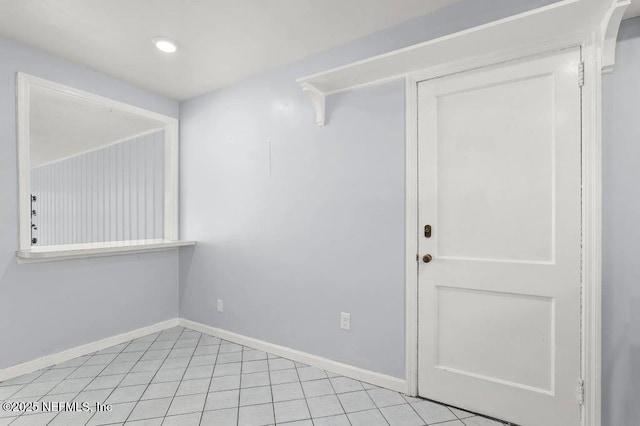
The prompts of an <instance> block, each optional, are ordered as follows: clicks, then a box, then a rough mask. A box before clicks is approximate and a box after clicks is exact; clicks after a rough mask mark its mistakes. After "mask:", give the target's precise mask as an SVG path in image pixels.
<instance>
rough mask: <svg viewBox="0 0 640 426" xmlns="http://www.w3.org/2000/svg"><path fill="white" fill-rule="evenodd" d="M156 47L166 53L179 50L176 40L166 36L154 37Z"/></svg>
mask: <svg viewBox="0 0 640 426" xmlns="http://www.w3.org/2000/svg"><path fill="white" fill-rule="evenodd" d="M153 44H155V45H156V48H157V49H158V50H160V51H162V52H164V53H173V52H175V51H176V50H178V46H177V45H176V42H175V41H173V40H171V39H169V38H166V37H156V38H154V39H153Z"/></svg>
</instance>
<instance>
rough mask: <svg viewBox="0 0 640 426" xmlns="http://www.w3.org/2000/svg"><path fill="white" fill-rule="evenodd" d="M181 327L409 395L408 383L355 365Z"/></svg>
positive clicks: (201, 327)
mask: <svg viewBox="0 0 640 426" xmlns="http://www.w3.org/2000/svg"><path fill="white" fill-rule="evenodd" d="M179 323H180V325H181V326H183V327H185V328H190V329H192V330H196V331H199V332H201V333H205V334H209V335H212V336H215V337H219V338H221V339H224V340H228V341H230V342H233V343H237V344H240V345H243V346H248V347H250V348H254V349H258V350H261V351H264V352H269V353H271V354H274V355H278V356H280V357H283V358H287V359H290V360H293V361H297V362H301V363H303V364H307V365H311V366H313V367H318V368H322V369H323V370H327V371H331V372H332V373H336V374H340V375H342V376H346V377H351V378H352V379H356V380H360V381H362V382H366V383H371V384H372V385H376V386H380V387H383V388H387V389H391V390H394V391H397V392H403V393H405V392H407V381H406V380H405V379H400V378H398V377H393V376H388V375H386V374H382V373H376V372H374V371H370V370H365V369H363V368H359V367H354V366H353V365H349V364H343V363H341V362H338V361H333V360H330V359H327V358H323V357H320V356H317V355H312V354H309V353H306V352H302V351H298V350H295V349H291V348H287V347H285V346H280V345H276V344H273V343H268V342H265V341H262V340H258V339H254V338H252V337H247V336H243V335H241V334H236V333H232V332H230V331H226V330H222V329H220V328H216V327H211V326H209V325H205V324H202V323H199V322H195V321H191V320H187V319H184V318H180V321H179Z"/></svg>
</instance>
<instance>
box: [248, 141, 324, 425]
mask: <svg viewBox="0 0 640 426" xmlns="http://www.w3.org/2000/svg"><path fill="white" fill-rule="evenodd" d="M269 150H271V142H269ZM269 156H271V151H269ZM269 161H271V157H269ZM269 167H271V163H269ZM269 170H271V169H269ZM242 348H243V349H242V362H244V348H245V346H242ZM265 355H266V357H267V358H266V359H265V361H264V362H266V363H267V374H268V375H269V391H270V392H271V411H272V412H273V423H274V424H277V422H276V400H275V398H274V397H273V383H272V382H271V365H269V355H268V354H267V353H266V352H265ZM300 387H302V385H300ZM308 409H309V407H307V410H308ZM309 417H311V413H309Z"/></svg>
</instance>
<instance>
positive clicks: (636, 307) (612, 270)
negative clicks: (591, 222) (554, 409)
mask: <svg viewBox="0 0 640 426" xmlns="http://www.w3.org/2000/svg"><path fill="white" fill-rule="evenodd" d="M602 90H603V125H602V130H603V174H604V179H603V203H602V204H603V210H604V218H603V250H604V254H603V283H602V285H603V295H602V299H603V300H602V303H603V307H602V310H603V312H602V352H603V353H602V357H603V360H602V391H603V401H602V405H603V406H602V411H603V422H602V425H603V426H631V425H640V260H639V258H638V253H639V250H638V245H639V244H640V226H639V221H640V190H639V189H638V188H639V187H640V124H639V123H640V120H639V119H640V18H635V19H631V20H627V21H624V22H623V23H622V27H621V28H620V33H619V37H618V46H617V57H616V67H615V70H614V72H613V74H611V75H606V76H604V78H603V82H602Z"/></svg>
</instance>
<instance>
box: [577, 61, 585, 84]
mask: <svg viewBox="0 0 640 426" xmlns="http://www.w3.org/2000/svg"><path fill="white" fill-rule="evenodd" d="M578 86H580V87H582V86H584V62H580V65H579V66H578Z"/></svg>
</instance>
